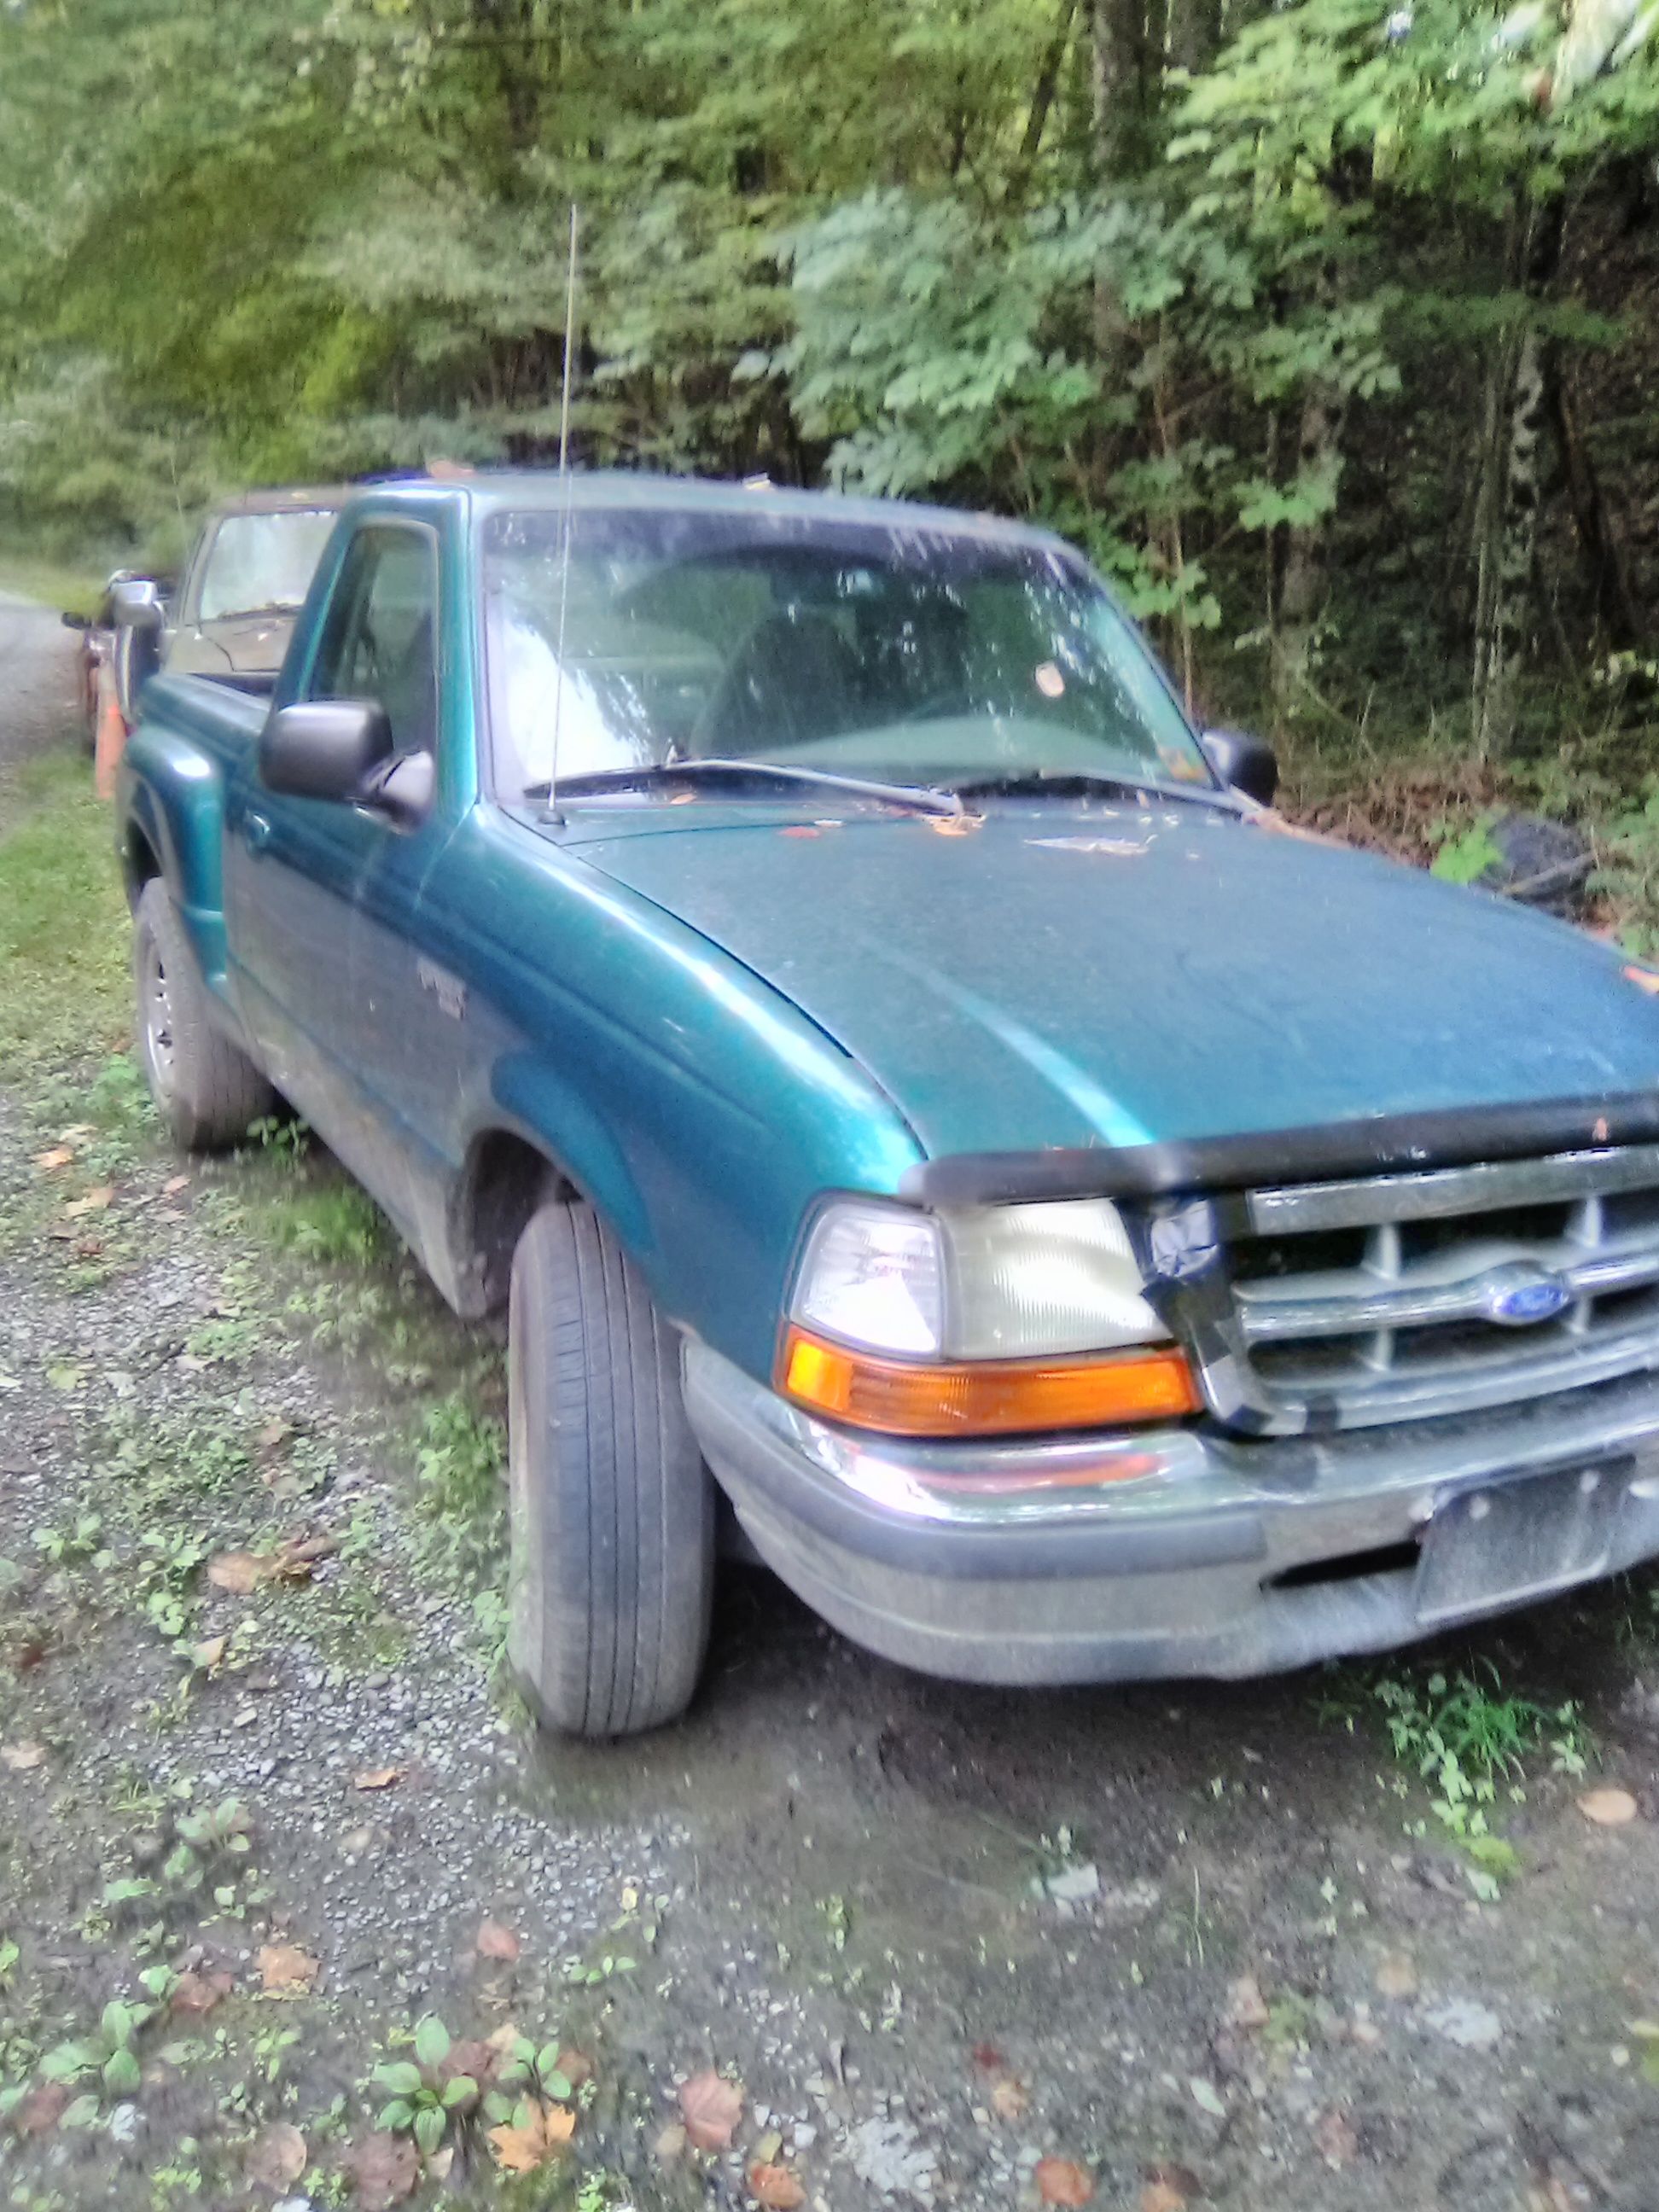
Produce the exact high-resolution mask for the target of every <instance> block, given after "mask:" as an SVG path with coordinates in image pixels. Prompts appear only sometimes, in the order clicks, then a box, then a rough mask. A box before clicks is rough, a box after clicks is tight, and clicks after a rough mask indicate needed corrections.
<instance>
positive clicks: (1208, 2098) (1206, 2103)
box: [1187, 2074, 1227, 2120]
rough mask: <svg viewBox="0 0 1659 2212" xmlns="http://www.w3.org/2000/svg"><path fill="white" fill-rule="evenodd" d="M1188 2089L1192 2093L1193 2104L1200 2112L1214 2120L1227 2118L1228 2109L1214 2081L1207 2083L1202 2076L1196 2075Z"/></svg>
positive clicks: (1189, 2082)
mask: <svg viewBox="0 0 1659 2212" xmlns="http://www.w3.org/2000/svg"><path fill="white" fill-rule="evenodd" d="M1187 2087H1188V2088H1189V2089H1190V2090H1191V2091H1192V2093H1193V2102H1194V2104H1195V2105H1196V2106H1198V2108H1199V2110H1200V2112H1207V2113H1208V2114H1209V2115H1210V2118H1212V2120H1225V2118H1226V2117H1227V2107H1226V2106H1225V2104H1224V2103H1223V2102H1222V2099H1221V2092H1220V2091H1219V2089H1218V2088H1217V2087H1216V2086H1215V2084H1214V2082H1213V2081H1206V2080H1205V2079H1204V2076H1203V2075H1201V2074H1194V2075H1193V2077H1192V2079H1191V2080H1190V2081H1188V2084H1187Z"/></svg>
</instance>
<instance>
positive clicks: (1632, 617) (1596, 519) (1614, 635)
mask: <svg viewBox="0 0 1659 2212" xmlns="http://www.w3.org/2000/svg"><path fill="white" fill-rule="evenodd" d="M1544 383H1545V393H1544V404H1545V408H1546V411H1547V414H1548V416H1549V421H1550V424H1551V427H1552V428H1553V431H1554V433H1555V439H1556V443H1557V444H1558V446H1559V447H1560V450H1561V466H1562V471H1563V472H1564V474H1565V477H1566V484H1567V497H1568V498H1569V500H1571V502H1572V519H1573V524H1574V527H1575V529H1576V530H1577V536H1578V550H1579V554H1580V556H1581V557H1582V559H1583V564H1584V577H1585V581H1586V582H1587V583H1588V585H1589V591H1590V599H1591V603H1592V605H1594V607H1595V620H1596V624H1597V626H1598V628H1599V629H1600V630H1601V635H1602V638H1603V639H1604V640H1605V641H1606V642H1607V644H1608V645H1610V646H1611V647H1613V650H1614V651H1615V652H1620V651H1623V650H1625V649H1626V648H1627V647H1631V646H1633V645H1634V644H1635V643H1636V642H1637V640H1638V638H1639V637H1640V635H1641V632H1642V625H1641V622H1640V619H1639V617H1638V615H1637V612H1636V603H1635V601H1634V600H1633V599H1632V597H1631V590H1630V582H1629V580H1628V578H1627V577H1626V574H1625V563H1624V558H1623V556H1622V554H1621V553H1620V546H1619V540H1618V538H1617V536H1616V535H1615V533H1614V531H1613V518H1612V517H1611V515H1610V514H1609V513H1608V512H1607V499H1606V496H1605V495H1604V494H1603V492H1602V489H1601V477H1600V475H1599V474H1598V472H1597V471H1596V466H1595V461H1594V460H1593V459H1591V457H1590V455H1589V452H1588V451H1587V450H1586V448H1585V447H1584V445H1583V441H1582V440H1581V439H1580V437H1579V435H1578V426H1577V422H1576V420H1575V419H1574V416H1573V410H1572V402H1571V398H1569V396H1568V392H1567V380H1566V378H1565V376H1564V375H1563V374H1562V372H1561V358H1560V349H1559V347H1558V346H1554V345H1552V346H1551V347H1550V348H1549V349H1548V352H1547V355H1546V356H1545V365H1544Z"/></svg>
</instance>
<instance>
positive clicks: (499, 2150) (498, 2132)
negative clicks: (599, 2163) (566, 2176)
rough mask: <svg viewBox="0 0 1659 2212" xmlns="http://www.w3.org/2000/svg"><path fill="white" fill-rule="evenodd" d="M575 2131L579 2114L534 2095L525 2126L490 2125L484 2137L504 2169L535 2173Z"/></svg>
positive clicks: (505, 2170) (505, 2171)
mask: <svg viewBox="0 0 1659 2212" xmlns="http://www.w3.org/2000/svg"><path fill="white" fill-rule="evenodd" d="M575 2131H576V2115H575V2114H574V2112H572V2111H571V2110H570V2109H569V2107H568V2106H565V2105H540V2104H538V2103H536V2102H535V2100H533V2099H532V2100H531V2102H530V2106H529V2109H528V2111H527V2112H526V2115H525V2124H524V2126H522V2127H502V2128H491V2129H490V2130H489V2134H488V2135H487V2136H486V2137H485V2140H486V2142H488V2143H489V2151H490V2155H491V2157H492V2158H494V2160H495V2163H496V2165H497V2166H500V2167H501V2171H502V2172H504V2173H534V2172H535V2171H536V2169H537V2167H538V2166H545V2165H546V2164H547V2163H548V2162H549V2160H551V2159H555V2158H556V2157H557V2156H558V2155H559V2153H560V2152H561V2151H562V2149H563V2148H564V2147H565V2145H566V2144H567V2143H568V2142H569V2140H570V2138H571V2136H573V2135H574V2133H575Z"/></svg>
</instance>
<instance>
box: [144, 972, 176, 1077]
mask: <svg viewBox="0 0 1659 2212" xmlns="http://www.w3.org/2000/svg"><path fill="white" fill-rule="evenodd" d="M138 995H139V999H140V1001H141V1007H142V1012H143V1031H144V1057H145V1058H146V1059H147V1060H149V1068H150V1074H151V1077H152V1079H153V1080H154V1082H155V1087H156V1089H157V1090H158V1091H161V1094H162V1095H163V1097H171V1096H172V1093H173V1054H174V1051H175V1046H174V1042H173V992H172V989H171V987H169V985H168V982H167V968H166V965H165V964H164V963H163V961H162V958H161V947H160V945H157V944H156V942H155V939H154V938H153V937H149V938H146V939H145V941H144V952H143V963H142V973H141V975H140V978H139V986H138Z"/></svg>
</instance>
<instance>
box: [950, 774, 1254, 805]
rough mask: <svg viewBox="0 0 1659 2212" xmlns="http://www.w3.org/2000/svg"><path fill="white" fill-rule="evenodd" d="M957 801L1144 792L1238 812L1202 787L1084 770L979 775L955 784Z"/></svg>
mask: <svg viewBox="0 0 1659 2212" xmlns="http://www.w3.org/2000/svg"><path fill="white" fill-rule="evenodd" d="M951 790H952V791H953V792H954V793H956V795H957V798H958V799H985V798H996V799H1002V798H1009V799H1024V798H1030V797H1031V796H1033V795H1035V796H1036V797H1038V798H1041V799H1050V798H1053V799H1076V798H1087V797H1088V796H1089V795H1090V793H1092V792H1097V791H1106V792H1110V793H1112V794H1113V795H1114V796H1115V797H1116V798H1133V797H1135V796H1136V795H1137V794H1138V793H1141V792H1146V793H1150V794H1151V795H1152V797H1154V798H1157V799H1186V800H1188V802H1189V803H1190V804H1191V805H1194V806H1218V807H1219V808H1221V810H1222V811H1224V812H1225V813H1228V814H1234V813H1237V811H1238V808H1237V802H1236V801H1235V800H1234V799H1233V797H1232V795H1231V793H1230V792H1226V791H1220V790H1217V789H1214V788H1206V787H1205V786H1204V785H1202V784H1191V783H1165V782H1164V781H1161V780H1160V779H1159V778H1158V777H1157V776H1155V775H1130V774H1127V773H1124V774H1121V775H1101V774H1098V773H1096V772H1094V771H1091V770H1089V769H1060V770H1058V771H1056V772H1055V773H1054V774H1052V775H1044V774H1043V773H1042V770H1041V769H1009V770H1008V771H1007V772H1006V774H1004V775H977V776H975V777H974V778H972V780H971V781H969V782H966V783H953V784H952V785H951Z"/></svg>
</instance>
